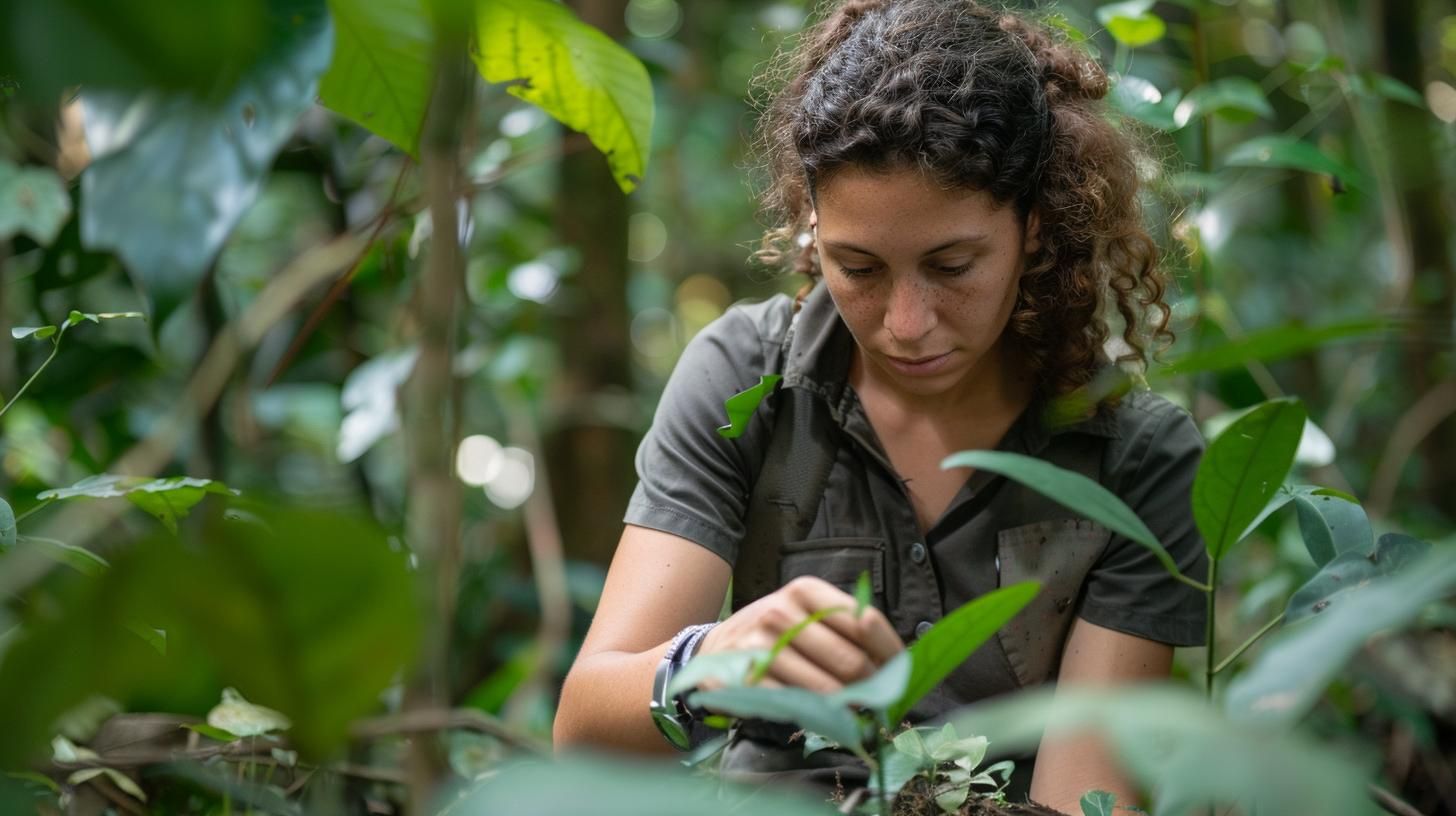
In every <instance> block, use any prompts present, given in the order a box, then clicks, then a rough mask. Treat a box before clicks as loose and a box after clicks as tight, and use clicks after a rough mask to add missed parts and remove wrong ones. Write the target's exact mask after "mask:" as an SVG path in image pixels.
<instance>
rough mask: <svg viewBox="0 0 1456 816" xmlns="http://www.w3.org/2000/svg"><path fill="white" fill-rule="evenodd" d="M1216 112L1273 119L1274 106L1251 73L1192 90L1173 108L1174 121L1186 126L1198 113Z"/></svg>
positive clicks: (1227, 115)
mask: <svg viewBox="0 0 1456 816" xmlns="http://www.w3.org/2000/svg"><path fill="white" fill-rule="evenodd" d="M1213 114H1220V115H1222V116H1224V117H1227V118H1233V119H1250V120H1251V119H1253V118H1255V117H1262V118H1264V119H1273V118H1274V108H1273V107H1272V106H1270V104H1269V99H1268V96H1267V95H1266V94H1265V93H1264V90H1263V89H1262V88H1260V87H1259V83H1257V82H1255V81H1253V80H1252V79H1249V78H1248V77H1226V78H1224V79H1219V80H1214V81H1213V82H1210V83H1208V84H1206V85H1199V86H1198V87H1196V88H1194V89H1193V90H1191V91H1189V92H1188V95H1187V96H1184V97H1183V99H1182V101H1180V102H1179V103H1178V107H1177V108H1175V109H1174V111H1173V123H1174V124H1175V125H1177V126H1178V127H1180V128H1181V127H1186V126H1187V125H1188V124H1189V123H1190V122H1193V121H1194V120H1196V119H1198V118H1199V117H1202V116H1210V115H1213Z"/></svg>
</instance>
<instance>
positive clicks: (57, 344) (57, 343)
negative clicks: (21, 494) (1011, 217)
mask: <svg viewBox="0 0 1456 816" xmlns="http://www.w3.org/2000/svg"><path fill="white" fill-rule="evenodd" d="M60 350H61V336H60V335H59V334H58V335H56V339H55V340H54V341H52V343H51V355H50V356H49V357H47V358H45V362H43V363H41V364H40V368H37V369H36V370H35V373H34V374H32V375H30V379H28V380H26V381H25V385H22V386H20V390H19V391H16V392H15V396H13V397H11V398H10V401H9V402H7V403H5V407H4V408H0V416H5V412H6V411H9V410H10V406H12V405H14V404H15V401H16V400H18V399H20V395H21V394H24V393H25V389H27V388H29V387H30V384H31V383H33V382H35V378H36V377H39V376H40V373H41V372H42V371H45V368H46V366H48V365H50V364H51V360H54V359H56V352H58V351H60ZM18 520H19V519H17V521H18Z"/></svg>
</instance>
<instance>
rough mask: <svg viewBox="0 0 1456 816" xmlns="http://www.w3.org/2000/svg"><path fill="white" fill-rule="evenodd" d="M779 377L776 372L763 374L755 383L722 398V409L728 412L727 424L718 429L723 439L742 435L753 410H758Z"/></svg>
mask: <svg viewBox="0 0 1456 816" xmlns="http://www.w3.org/2000/svg"><path fill="white" fill-rule="evenodd" d="M781 379H783V377H782V376H780V375H778V374H764V375H763V376H761V377H759V378H758V384H757V385H754V386H750V387H748V388H745V389H744V390H742V391H739V392H738V393H737V394H734V395H733V396H731V397H729V398H728V399H726V400H724V401H723V410H724V411H726V412H727V413H728V424H727V425H724V426H722V427H720V428H719V429H718V435H719V436H721V437H723V438H724V439H735V438H737V437H740V436H742V435H743V431H744V430H745V429H746V428H747V427H748V420H750V419H752V418H753V412H754V411H757V410H758V406H759V405H760V404H761V403H762V402H763V400H764V397H767V396H768V395H769V394H772V393H773V390H774V388H775V387H776V386H778V384H779V380H781Z"/></svg>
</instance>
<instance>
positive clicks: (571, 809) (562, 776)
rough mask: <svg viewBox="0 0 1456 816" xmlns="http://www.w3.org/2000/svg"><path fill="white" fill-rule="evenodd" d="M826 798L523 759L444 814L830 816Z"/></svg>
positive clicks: (571, 760)
mask: <svg viewBox="0 0 1456 816" xmlns="http://www.w3.org/2000/svg"><path fill="white" fill-rule="evenodd" d="M826 812H829V813H832V812H833V811H832V809H829V810H826V806H825V805H824V803H823V802H822V801H820V800H819V799H816V798H813V797H810V796H808V795H805V794H798V793H794V792H791V791H788V790H782V789H779V788H774V787H760V786H751V787H750V786H738V785H735V784H732V783H727V782H721V781H719V780H716V779H710V778H703V777H701V776H692V775H689V773H688V772H687V771H686V770H684V769H683V768H679V767H674V764H673V763H664V762H656V763H649V762H644V761H641V760H638V761H628V760H624V759H607V758H605V757H587V756H579V757H567V758H562V759H557V760H552V761H548V760H516V761H512V762H507V763H504V764H501V765H499V766H498V767H497V768H495V769H494V772H493V773H491V774H488V775H487V776H486V777H484V778H482V779H481V780H479V781H478V782H476V783H475V784H473V785H472V786H471V787H470V788H468V789H467V790H465V791H464V792H462V793H461V794H460V795H459V797H458V798H457V799H455V801H453V802H451V803H450V804H449V805H448V806H446V807H445V808H444V809H443V810H441V811H440V812H439V816H476V814H487V813H489V814H510V815H511V816H561V814H567V813H591V814H592V815H593V816H682V814H686V813H691V814H693V816H745V814H752V816H825V814H826Z"/></svg>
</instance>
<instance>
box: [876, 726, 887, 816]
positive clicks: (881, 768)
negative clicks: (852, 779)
mask: <svg viewBox="0 0 1456 816" xmlns="http://www.w3.org/2000/svg"><path fill="white" fill-rule="evenodd" d="M875 779H877V780H878V781H879V789H880V791H879V793H880V796H879V799H880V816H890V800H889V799H888V798H886V791H885V741H884V740H882V739H879V738H878V737H876V738H875Z"/></svg>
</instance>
